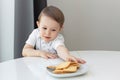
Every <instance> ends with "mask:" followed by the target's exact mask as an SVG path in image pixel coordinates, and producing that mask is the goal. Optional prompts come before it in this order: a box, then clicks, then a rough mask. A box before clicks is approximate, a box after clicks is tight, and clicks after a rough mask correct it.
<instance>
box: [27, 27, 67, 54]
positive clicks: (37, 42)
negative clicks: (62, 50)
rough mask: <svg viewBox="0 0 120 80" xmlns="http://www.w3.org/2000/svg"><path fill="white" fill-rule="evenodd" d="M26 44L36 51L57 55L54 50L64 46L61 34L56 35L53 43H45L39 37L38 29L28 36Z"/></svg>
mask: <svg viewBox="0 0 120 80" xmlns="http://www.w3.org/2000/svg"><path fill="white" fill-rule="evenodd" d="M26 43H27V44H30V45H32V46H33V47H35V49H36V50H45V51H47V52H51V53H57V52H56V48H57V47H58V46H59V45H63V46H65V45H64V38H63V36H62V35H61V34H58V36H57V37H56V39H54V40H53V41H50V42H45V41H44V40H43V39H42V38H41V37H40V30H39V29H38V28H37V29H34V30H33V32H32V33H31V34H30V35H29V38H28V39H27V41H26Z"/></svg>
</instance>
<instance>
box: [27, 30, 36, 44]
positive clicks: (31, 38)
mask: <svg viewBox="0 0 120 80" xmlns="http://www.w3.org/2000/svg"><path fill="white" fill-rule="evenodd" d="M36 38H37V29H34V30H33V31H32V33H31V34H30V35H29V37H28V39H27V41H26V43H27V44H30V45H32V46H35V43H36Z"/></svg>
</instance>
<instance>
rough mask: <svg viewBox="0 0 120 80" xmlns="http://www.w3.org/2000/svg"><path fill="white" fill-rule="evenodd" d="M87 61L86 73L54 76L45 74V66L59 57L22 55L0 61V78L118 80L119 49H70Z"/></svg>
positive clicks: (17, 79)
mask: <svg viewBox="0 0 120 80" xmlns="http://www.w3.org/2000/svg"><path fill="white" fill-rule="evenodd" d="M71 53H72V54H73V55H75V56H79V57H81V58H83V59H85V60H86V61H87V65H88V66H89V71H88V72H87V74H85V75H82V76H77V77H70V78H54V77H52V76H50V75H48V74H47V72H46V68H45V67H46V66H48V65H51V64H55V63H59V62H60V61H61V60H60V59H49V60H46V59H43V58H40V57H23V58H19V59H14V60H9V61H6V62H2V63H0V80H120V52H119V51H72V52H71Z"/></svg>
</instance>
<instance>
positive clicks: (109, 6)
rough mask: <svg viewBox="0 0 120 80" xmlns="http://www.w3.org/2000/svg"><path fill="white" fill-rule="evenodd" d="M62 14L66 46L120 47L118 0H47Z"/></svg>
mask: <svg viewBox="0 0 120 80" xmlns="http://www.w3.org/2000/svg"><path fill="white" fill-rule="evenodd" d="M48 5H55V6H57V7H59V8H60V9H61V10H62V11H63V13H64V14H65V18H66V21H65V24H64V31H63V34H64V36H65V40H66V42H65V43H66V45H67V47H68V48H69V49H70V50H120V31H119V30H120V1H119V0H48Z"/></svg>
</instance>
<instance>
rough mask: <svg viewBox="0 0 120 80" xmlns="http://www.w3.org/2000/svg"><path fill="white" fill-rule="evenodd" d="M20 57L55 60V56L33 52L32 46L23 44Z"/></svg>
mask: <svg viewBox="0 0 120 80" xmlns="http://www.w3.org/2000/svg"><path fill="white" fill-rule="evenodd" d="M22 55H23V56H24V57H28V56H29V57H43V58H46V59H48V58H56V57H57V55H55V54H51V53H48V52H46V51H41V50H35V49H34V47H33V46H32V45H29V44H25V46H24V48H23V51H22Z"/></svg>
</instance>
